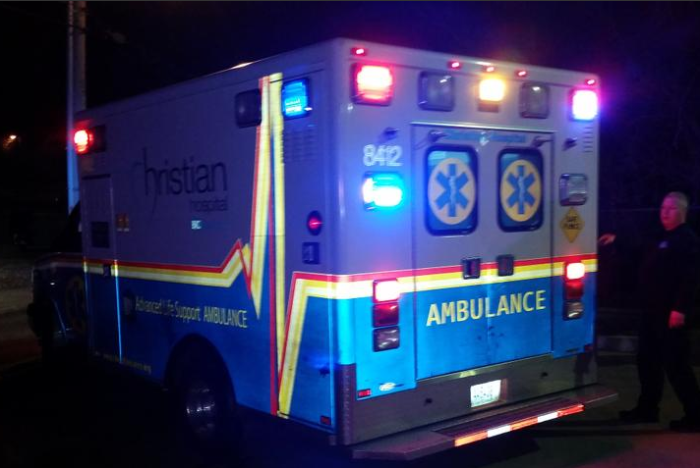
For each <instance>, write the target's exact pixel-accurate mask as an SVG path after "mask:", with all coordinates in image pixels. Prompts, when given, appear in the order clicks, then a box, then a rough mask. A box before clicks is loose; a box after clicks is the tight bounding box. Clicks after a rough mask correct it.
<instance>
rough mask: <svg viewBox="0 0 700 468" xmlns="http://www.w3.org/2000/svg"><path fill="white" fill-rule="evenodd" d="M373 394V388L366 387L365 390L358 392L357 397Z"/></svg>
mask: <svg viewBox="0 0 700 468" xmlns="http://www.w3.org/2000/svg"><path fill="white" fill-rule="evenodd" d="M371 395H372V390H370V389H369V388H366V389H364V390H360V391H359V392H357V398H367V397H368V396H371Z"/></svg>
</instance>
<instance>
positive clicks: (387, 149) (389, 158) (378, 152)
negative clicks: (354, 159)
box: [362, 145, 402, 166]
mask: <svg viewBox="0 0 700 468" xmlns="http://www.w3.org/2000/svg"><path fill="white" fill-rule="evenodd" d="M363 150H364V157H363V159H362V160H363V162H364V163H365V166H401V165H402V163H401V153H402V150H401V147H400V146H398V145H379V146H377V145H365V147H364V149H363Z"/></svg>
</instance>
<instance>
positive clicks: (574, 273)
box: [566, 262, 586, 281]
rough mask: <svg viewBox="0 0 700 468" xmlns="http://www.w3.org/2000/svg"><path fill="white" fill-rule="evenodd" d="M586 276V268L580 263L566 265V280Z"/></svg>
mask: <svg viewBox="0 0 700 468" xmlns="http://www.w3.org/2000/svg"><path fill="white" fill-rule="evenodd" d="M585 275H586V266H585V265H584V264H583V263H581V262H576V263H567V264H566V279H567V280H569V281H570V280H577V279H582V278H583V277H584V276H585Z"/></svg>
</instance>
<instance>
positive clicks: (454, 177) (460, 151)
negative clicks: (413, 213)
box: [425, 146, 478, 236]
mask: <svg viewBox="0 0 700 468" xmlns="http://www.w3.org/2000/svg"><path fill="white" fill-rule="evenodd" d="M425 162H426V171H425V172H426V177H427V180H426V190H425V193H426V198H427V199H426V210H425V213H426V226H427V228H428V230H429V231H430V232H431V233H432V234H434V235H436V236H448V235H455V234H468V233H470V232H472V231H474V229H476V226H477V221H478V207H477V203H476V197H477V179H476V177H477V174H478V170H477V158H476V152H475V151H474V150H473V149H472V148H468V147H452V146H435V147H432V148H430V149H428V151H427V152H426V157H425Z"/></svg>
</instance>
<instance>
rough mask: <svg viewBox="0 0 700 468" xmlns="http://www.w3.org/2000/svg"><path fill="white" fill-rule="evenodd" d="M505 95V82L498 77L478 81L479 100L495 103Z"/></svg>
mask: <svg viewBox="0 0 700 468" xmlns="http://www.w3.org/2000/svg"><path fill="white" fill-rule="evenodd" d="M505 95H506V84H505V83H504V82H503V80H499V79H498V78H487V79H485V80H481V82H480V83H479V100H480V101H484V102H487V103H492V104H496V103H499V102H501V101H502V100H503V98H504V97H505Z"/></svg>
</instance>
